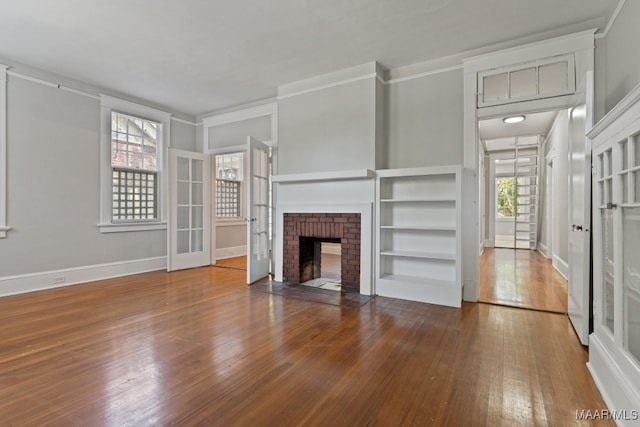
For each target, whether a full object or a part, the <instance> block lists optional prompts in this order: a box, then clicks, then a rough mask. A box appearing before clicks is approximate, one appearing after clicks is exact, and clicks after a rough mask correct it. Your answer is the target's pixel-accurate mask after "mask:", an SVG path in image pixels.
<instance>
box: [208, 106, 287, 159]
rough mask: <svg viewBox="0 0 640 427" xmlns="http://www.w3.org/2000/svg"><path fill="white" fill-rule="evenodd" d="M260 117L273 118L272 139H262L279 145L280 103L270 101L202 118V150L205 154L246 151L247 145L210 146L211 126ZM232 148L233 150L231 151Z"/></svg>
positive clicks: (272, 144)
mask: <svg viewBox="0 0 640 427" xmlns="http://www.w3.org/2000/svg"><path fill="white" fill-rule="evenodd" d="M258 117H269V118H270V120H271V125H270V127H271V140H270V141H262V142H265V143H266V144H268V145H270V146H272V147H274V146H277V145H278V103H277V102H270V103H268V104H261V105H256V106H252V107H247V108H243V109H239V110H233V111H229V112H223V113H219V114H215V115H212V116H208V117H204V118H203V119H202V152H203V153H205V154H220V153H225V152H226V153H228V152H232V151H244V150H246V149H247V147H246V145H242V146H241V147H240V146H237V147H210V146H209V128H212V127H216V126H221V125H226V124H229V123H235V122H240V121H243V120H250V119H255V118H258ZM229 150H232V151H229Z"/></svg>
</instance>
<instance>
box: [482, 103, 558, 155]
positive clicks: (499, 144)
mask: <svg viewBox="0 0 640 427" xmlns="http://www.w3.org/2000/svg"><path fill="white" fill-rule="evenodd" d="M557 115H558V112H557V111H543V112H540V113H531V114H525V115H524V116H525V120H524V121H523V122H520V123H512V124H508V123H504V122H503V120H502V119H503V118H504V117H498V118H495V119H485V120H479V121H478V134H479V137H480V140H481V141H482V142H483V144H484V147H485V151H488V152H490V151H500V150H506V149H510V148H513V147H514V145H513V142H508V141H513V139H512V138H510V137H514V136H532V135H543V136H546V135H547V134H548V133H549V130H551V126H553V121H554V120H555V118H556V116H557Z"/></svg>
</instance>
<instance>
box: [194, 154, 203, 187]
mask: <svg viewBox="0 0 640 427" xmlns="http://www.w3.org/2000/svg"><path fill="white" fill-rule="evenodd" d="M191 168H192V171H191V173H192V177H191V179H192V180H194V181H199V182H202V160H197V159H193V160H191Z"/></svg>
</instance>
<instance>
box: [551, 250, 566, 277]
mask: <svg viewBox="0 0 640 427" xmlns="http://www.w3.org/2000/svg"><path fill="white" fill-rule="evenodd" d="M551 265H552V266H553V268H555V269H556V270H557V271H558V273H560V274H561V275H562V277H564V278H565V279H567V280H569V264H568V263H567V262H566V261H565V260H563V259H562V258H560V257H559V256H558V254H552V256H551Z"/></svg>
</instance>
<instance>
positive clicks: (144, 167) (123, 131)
mask: <svg viewBox="0 0 640 427" xmlns="http://www.w3.org/2000/svg"><path fill="white" fill-rule="evenodd" d="M159 132H162V125H161V124H160V123H156V122H153V121H150V120H145V119H142V118H139V117H134V116H130V115H127V114H122V113H117V112H112V113H111V171H112V178H113V198H112V206H111V208H112V220H113V221H114V222H117V221H138V220H157V214H158V205H157V200H158V152H157V148H158V133H159Z"/></svg>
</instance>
